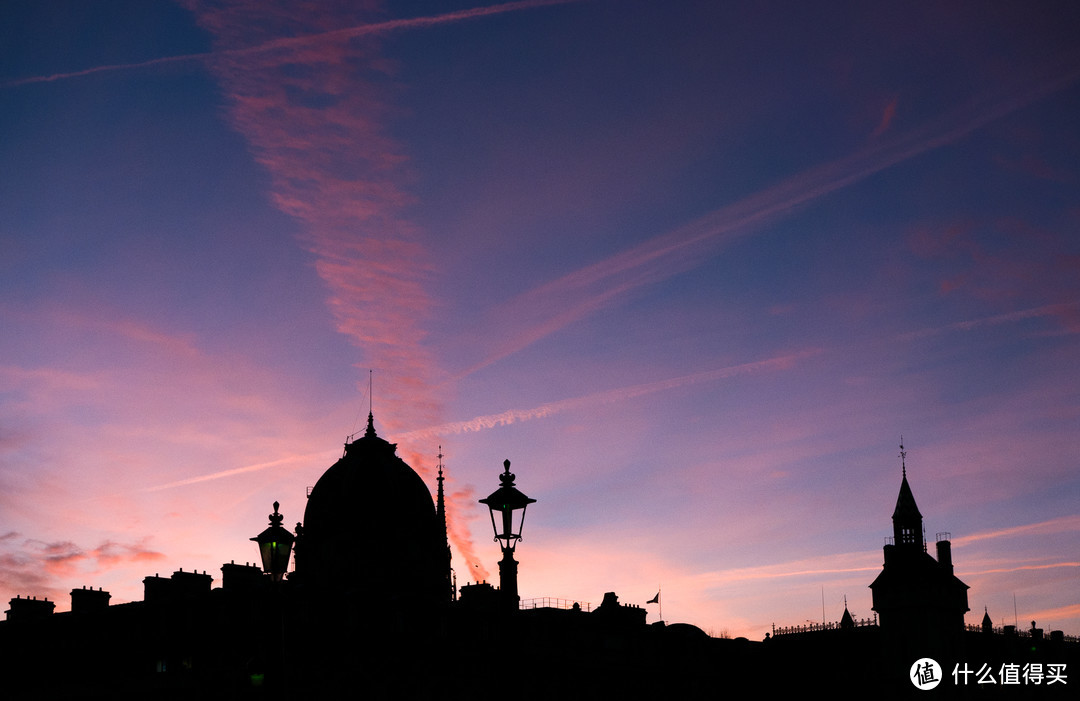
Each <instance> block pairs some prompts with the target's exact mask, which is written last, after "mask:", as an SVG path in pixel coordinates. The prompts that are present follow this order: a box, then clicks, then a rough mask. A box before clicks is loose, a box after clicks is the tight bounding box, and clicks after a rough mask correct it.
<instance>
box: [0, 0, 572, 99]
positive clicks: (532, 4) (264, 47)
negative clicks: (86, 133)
mask: <svg viewBox="0 0 1080 701" xmlns="http://www.w3.org/2000/svg"><path fill="white" fill-rule="evenodd" d="M583 1H584V0H521V1H520V2H508V3H503V4H501V5H492V6H490V7H475V8H472V9H468V10H458V11H456V12H447V13H444V14H441V15H428V16H425V17H408V18H404V19H393V20H386V21H385V22H372V23H370V24H361V25H356V26H352V27H345V28H342V29H335V30H332V31H327V32H318V33H315V34H308V35H305V36H299V37H287V38H282V39H274V40H272V41H267V42H263V43H260V44H257V45H255V46H249V47H245V48H234V49H221V50H218V51H207V52H204V53H196V54H184V55H181V56H162V57H160V58H154V59H150V60H148V61H138V62H135V63H115V64H109V65H104V66H94V67H92V68H85V69H83V70H79V71H67V72H64V73H53V74H51V75H40V76H30V77H27V78H19V79H17V80H11V81H8V82H6V83H4V84H3V85H2V86H0V87H4V88H14V87H18V86H20V85H32V84H35V83H52V82H56V81H58V80H68V79H71V78H82V77H84V76H88V75H94V74H97V73H111V72H114V71H127V70H135V69H139V68H152V67H154V66H163V65H168V64H172V63H185V62H189V61H212V60H213V59H215V58H221V57H243V56H256V55H258V54H260V53H268V52H272V51H278V50H282V49H292V50H295V49H299V48H305V47H309V46H313V45H317V44H319V43H321V42H332V41H340V40H342V39H354V38H359V37H364V36H375V35H379V34H389V33H391V32H396V31H402V30H407V29H423V28H427V27H432V26H436V25H439V24H447V23H451V22H462V21H466V20H470V19H479V18H482V17H490V16H492V15H500V14H505V13H507V12H519V11H522V10H532V9H538V8H542V7H548V6H552V5H568V4H572V3H579V2H583Z"/></svg>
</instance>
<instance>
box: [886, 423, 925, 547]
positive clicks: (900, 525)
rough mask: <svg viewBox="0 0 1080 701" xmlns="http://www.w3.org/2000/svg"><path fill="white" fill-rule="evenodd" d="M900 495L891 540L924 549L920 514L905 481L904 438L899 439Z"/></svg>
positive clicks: (897, 498) (909, 486) (893, 518)
mask: <svg viewBox="0 0 1080 701" xmlns="http://www.w3.org/2000/svg"><path fill="white" fill-rule="evenodd" d="M900 468H901V470H902V477H901V479H900V494H899V495H898V496H897V497H896V509H894V510H893V515H892V520H893V539H894V542H895V543H896V544H897V545H917V546H920V547H922V548H924V549H925V547H926V542H925V540H924V539H923V532H922V529H923V522H922V514H921V513H919V507H918V505H916V504H915V495H914V494H912V493H911V485H909V484H908V481H907V451H906V450H904V438H903V436H901V438H900Z"/></svg>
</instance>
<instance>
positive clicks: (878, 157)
mask: <svg viewBox="0 0 1080 701" xmlns="http://www.w3.org/2000/svg"><path fill="white" fill-rule="evenodd" d="M1078 79H1080V58H1078V56H1077V55H1076V54H1070V55H1068V56H1066V57H1064V58H1063V59H1062V60H1059V61H1058V62H1056V63H1054V64H1053V65H1051V66H1048V67H1046V68H1044V69H1043V70H1042V71H1041V72H1040V73H1038V74H1037V75H1033V76H1030V77H1029V79H1028V80H1026V81H1025V82H1023V83H1022V84H1013V85H1010V86H1006V88H1005V89H1002V90H999V91H996V92H995V93H993V94H991V95H984V96H983V97H982V98H981V99H978V100H974V101H972V102H969V103H968V104H966V105H964V107H962V108H960V109H957V110H953V111H952V112H949V113H947V114H945V115H943V116H941V117H939V118H938V119H936V120H933V121H931V122H928V123H926V124H924V125H923V126H921V127H919V128H917V129H915V130H913V131H910V132H908V133H907V134H903V135H901V136H899V137H897V138H894V139H892V140H888V141H884V142H882V143H880V144H878V145H876V146H873V147H871V148H867V149H863V150H861V151H858V152H856V153H853V154H850V155H848V156H845V157H843V158H840V159H837V160H834V161H830V162H828V163H824V164H822V165H819V166H816V167H813V168H810V169H808V170H805V171H803V172H801V173H798V174H796V175H794V176H792V177H790V178H788V179H786V180H784V181H782V182H779V183H777V184H776V185H774V186H772V187H769V188H766V189H764V190H761V191H759V192H757V193H755V194H753V195H750V196H749V197H746V198H744V199H742V200H740V201H738V202H735V203H733V204H731V205H728V206H726V207H722V208H720V209H717V210H715V211H713V212H711V213H709V214H707V215H705V216H703V217H701V218H699V219H697V220H695V221H693V222H690V223H688V224H686V225H685V226H682V227H680V228H678V229H675V230H673V231H669V232H667V233H664V234H661V235H658V236H656V237H654V238H652V239H650V240H648V241H645V242H643V243H641V244H638V245H636V246H634V247H632V248H629V249H626V250H624V251H621V252H619V253H617V254H615V255H613V256H611V257H609V258H607V259H605V260H601V261H598V262H596V263H593V264H591V265H587V266H585V267H583V268H579V269H578V270H575V271H574V272H572V273H569V274H567V275H564V276H563V277H561V278H558V279H556V280H552V281H551V282H549V283H546V284H544V285H541V286H540V287H537V288H535V289H533V290H530V291H528V292H525V293H523V294H521V295H519V296H518V297H517V298H515V299H514V300H511V301H510V302H508V303H507V304H506V305H505V306H504V308H503V312H504V313H505V315H506V316H507V317H509V318H518V319H529V318H530V317H532V318H533V321H532V322H531V323H530V324H529V327H528V328H526V329H524V330H522V331H521V332H519V333H518V334H516V336H512V337H511V338H509V339H507V341H506V342H505V343H504V344H502V346H501V347H498V348H496V349H495V351H494V352H493V353H492V354H491V355H489V356H488V357H487V358H484V359H483V360H481V361H480V362H479V363H477V364H476V365H474V366H472V367H470V368H468V369H467V370H465V371H464V372H462V373H461V374H460V375H458V378H460V377H463V376H466V375H469V374H471V373H473V372H476V371H477V370H479V369H481V368H484V367H486V366H488V365H490V364H492V363H494V362H497V361H499V360H501V359H503V358H505V357H507V356H509V355H512V354H514V353H516V352H518V351H520V350H522V349H523V348H526V347H528V346H529V345H531V344H532V343H534V342H536V341H537V340H539V339H541V338H543V337H545V336H547V335H549V334H551V333H554V332H555V331H557V330H559V329H561V328H563V327H565V326H567V325H569V324H571V323H573V322H576V321H579V320H581V319H583V318H585V317H587V316H589V315H591V314H593V313H595V312H596V311H598V310H600V309H602V308H604V307H606V306H609V305H610V304H612V303H613V302H614V301H615V300H617V299H618V298H620V297H622V296H624V295H625V294H626V293H628V292H630V291H633V290H635V289H637V288H639V287H641V286H643V285H647V284H652V283H655V282H659V281H662V280H666V279H668V278H670V277H673V276H674V275H676V274H679V273H682V272H685V271H686V270H690V269H692V268H695V267H697V266H699V265H701V263H702V262H703V261H705V260H708V259H709V257H710V256H711V255H713V254H715V249H718V248H719V247H720V246H722V245H724V244H727V243H730V242H732V241H734V240H736V239H737V238H740V237H743V236H746V235H748V234H750V233H751V232H752V231H753V230H754V228H755V227H759V226H761V225H763V224H766V223H768V222H771V221H775V220H776V219H779V218H781V217H783V216H786V215H788V214H790V213H791V212H793V211H795V210H797V209H798V208H800V207H803V206H805V205H807V204H809V203H811V202H813V201H815V200H817V199H820V198H822V197H824V196H826V195H829V194H832V193H834V192H837V191H839V190H842V189H844V188H846V187H848V186H850V185H854V184H855V183H858V182H860V181H862V180H865V179H866V178H868V177H870V176H872V175H875V174H877V173H880V172H881V171H883V170H886V169H888V168H891V167H893V166H895V165H898V164H900V163H904V162H906V161H909V160H911V159H912V158H915V157H916V156H920V155H922V154H924V153H927V152H929V151H933V150H935V149H938V148H941V147H943V146H947V145H949V144H952V143H955V142H957V141H959V140H960V139H962V138H963V137H966V136H968V135H969V134H971V133H972V132H974V131H976V130H977V129H979V128H981V127H983V126H985V125H987V124H989V123H991V122H993V121H995V120H998V119H1001V118H1002V117H1005V116H1007V115H1009V114H1012V113H1013V112H1015V111H1017V110H1019V109H1021V108H1023V107H1026V106H1028V105H1030V104H1032V103H1034V102H1036V101H1038V100H1040V99H1043V98H1045V97H1047V96H1049V95H1053V94H1055V93H1057V92H1059V91H1061V90H1063V89H1065V88H1067V87H1069V86H1071V85H1073V84H1074V83H1076V82H1077V80H1078ZM598 288H599V289H598ZM535 310H541V311H540V317H539V318H537V316H536V311H535ZM546 310H552V311H546Z"/></svg>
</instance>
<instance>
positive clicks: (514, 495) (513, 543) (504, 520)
mask: <svg viewBox="0 0 1080 701" xmlns="http://www.w3.org/2000/svg"><path fill="white" fill-rule="evenodd" d="M503 470H504V471H503V473H502V474H501V475H499V488H498V489H496V490H495V491H494V492H492V493H491V494H490V495H489V496H488V497H487V498H485V499H481V500H480V503H481V504H484V505H485V506H487V507H488V510H489V511H490V512H491V527H492V528H493V529H494V531H495V540H496V541H498V542H499V545H500V546H501V547H502V553H503V558H502V560H500V561H499V588H500V589H501V590H502V596H503V600H504V601H505V604H506V606H507V607H508V608H510V609H512V610H516V609H517V606H518V601H519V600H520V597H519V596H518V587H517V566H518V563H517V560H515V559H514V548H515V547H517V543H518V541H519V540H521V528H522V526H523V525H524V524H525V508H526V507H527V506H528V505H529V504H532V503H534V502H535V501H536V499H530V498H529V497H527V496H525V495H524V494H522V493H521V492H520V491H519V490H518V489H517V488H515V487H514V479H515V477H514V473H512V472H510V461H509V460H506V461H504V462H503ZM496 513H497V514H499V517H498V518H496V516H495V514H496Z"/></svg>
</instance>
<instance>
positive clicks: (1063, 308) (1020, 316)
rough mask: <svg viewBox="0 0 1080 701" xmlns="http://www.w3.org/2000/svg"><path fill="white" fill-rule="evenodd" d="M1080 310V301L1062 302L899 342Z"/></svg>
mask: <svg viewBox="0 0 1080 701" xmlns="http://www.w3.org/2000/svg"><path fill="white" fill-rule="evenodd" d="M1074 309H1080V300H1074V301H1072V302H1061V303H1059V304H1047V305H1045V306H1042V307H1035V308H1033V309H1022V310H1020V311H1016V312H1009V313H1007V314H997V315H995V316H988V317H984V318H982V319H973V320H970V321H957V322H955V323H952V324H948V325H946V326H940V327H937V328H929V329H920V330H919V331H910V332H908V333H904V334H901V335H900V336H899V340H901V341H912V340H916V339H919V338H928V337H930V336H937V335H940V334H943V333H945V332H947V331H971V330H972V329H977V328H980V327H982V326H999V325H1001V324H1011V323H1014V322H1017V321H1023V320H1024V319H1037V318H1039V317H1043V316H1060V315H1062V314H1063V313H1065V312H1068V311H1070V310H1074Z"/></svg>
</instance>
